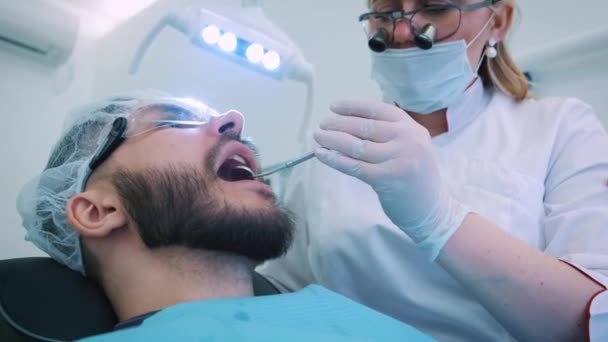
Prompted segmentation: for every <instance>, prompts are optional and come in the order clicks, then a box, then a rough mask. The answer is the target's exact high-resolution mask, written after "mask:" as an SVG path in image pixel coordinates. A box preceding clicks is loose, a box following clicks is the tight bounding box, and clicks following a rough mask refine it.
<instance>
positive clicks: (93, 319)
mask: <svg viewBox="0 0 608 342" xmlns="http://www.w3.org/2000/svg"><path fill="white" fill-rule="evenodd" d="M253 288H254V293H255V295H256V296H263V295H271V294H277V293H279V291H278V290H277V289H276V288H275V287H274V286H272V285H271V284H270V282H268V280H266V279H265V278H263V277H262V276H261V275H259V274H257V273H254V277H253ZM116 323H117V319H116V315H115V314H114V311H113V310H112V307H111V306H110V302H109V301H108V299H107V298H106V297H105V295H104V294H103V292H102V291H101V289H100V288H99V287H97V286H96V285H95V284H94V283H93V282H91V281H90V280H88V279H87V278H85V277H83V276H81V275H80V274H79V273H76V272H74V271H72V270H70V269H68V268H67V267H64V266H62V265H60V264H59V263H57V262H55V261H54V260H53V259H51V258H44V257H35V258H21V259H8V260H0V341H2V342H5V341H6V342H12V341H15V342H21V341H73V340H75V339H79V338H84V337H87V336H92V335H97V334H101V333H105V332H109V331H111V330H112V328H113V327H114V325H115V324H116Z"/></svg>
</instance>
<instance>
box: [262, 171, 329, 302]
mask: <svg viewBox="0 0 608 342" xmlns="http://www.w3.org/2000/svg"><path fill="white" fill-rule="evenodd" d="M319 163H320V162H319V161H317V160H316V159H311V160H309V161H306V162H304V163H302V164H300V165H298V166H296V167H294V168H293V169H291V170H289V173H288V176H287V179H286V181H285V184H284V185H283V189H282V191H281V192H282V193H283V196H282V198H279V201H280V202H281V204H282V205H283V206H284V207H285V208H286V209H288V210H289V211H290V213H291V215H292V219H293V222H294V228H295V230H294V235H293V243H292V245H291V247H290V248H289V250H288V252H287V254H286V255H285V256H283V257H281V258H278V259H275V260H271V261H268V262H266V263H264V264H263V265H261V266H259V267H258V268H257V269H256V271H257V272H258V273H260V274H261V275H263V276H264V277H265V278H266V279H268V280H269V281H270V282H271V283H272V284H273V285H274V286H275V287H277V288H278V289H279V290H280V291H281V292H290V291H296V290H298V289H301V288H303V287H305V286H307V285H309V284H312V283H316V282H317V281H315V277H314V274H313V270H312V267H311V262H310V260H309V258H310V253H309V246H310V237H309V224H310V221H311V215H314V213H315V211H314V210H318V209H315V208H314V207H315V206H316V205H317V201H316V200H315V198H314V197H315V196H314V195H315V186H317V185H318V184H317V183H316V182H315V179H316V177H314V175H313V174H312V173H313V172H314V169H315V168H316V167H318V166H319V165H318V164H319Z"/></svg>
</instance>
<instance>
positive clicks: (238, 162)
mask: <svg viewBox="0 0 608 342" xmlns="http://www.w3.org/2000/svg"><path fill="white" fill-rule="evenodd" d="M217 176H218V177H219V178H221V179H223V180H225V181H228V182H238V181H243V180H255V172H253V170H252V165H249V163H248V162H247V159H245V158H244V157H242V156H240V155H238V154H235V155H232V156H230V157H228V158H227V159H226V160H225V161H224V162H223V163H222V165H221V166H220V168H219V169H218V171H217Z"/></svg>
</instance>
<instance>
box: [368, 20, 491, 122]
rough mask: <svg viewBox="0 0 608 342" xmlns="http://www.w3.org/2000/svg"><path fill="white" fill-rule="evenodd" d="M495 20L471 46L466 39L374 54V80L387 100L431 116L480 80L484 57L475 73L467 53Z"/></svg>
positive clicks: (405, 108)
mask: <svg viewBox="0 0 608 342" xmlns="http://www.w3.org/2000/svg"><path fill="white" fill-rule="evenodd" d="M493 18H494V15H492V17H491V18H490V20H488V22H487V23H486V24H485V25H484V27H483V28H482V29H481V31H480V32H479V33H478V34H477V36H475V38H473V40H471V42H470V43H469V44H467V43H466V42H465V40H464V39H463V40H458V41H455V42H449V43H441V44H437V45H434V46H433V48H431V49H430V50H422V49H419V48H408V49H387V50H386V51H384V52H381V53H376V52H372V79H374V80H375V81H376V82H378V85H379V86H380V89H381V90H382V93H383V94H384V100H385V101H387V102H390V103H396V104H397V105H398V106H399V107H401V108H403V109H404V110H406V111H412V112H415V113H420V114H431V113H433V112H435V111H437V110H439V109H443V108H448V107H449V106H450V105H452V104H454V103H455V102H456V101H457V100H458V99H459V98H460V97H461V96H463V94H464V92H465V90H466V88H467V87H468V86H469V84H470V83H471V82H472V81H473V79H474V78H475V77H477V70H478V69H479V66H481V62H482V61H483V56H482V58H481V60H480V61H479V63H478V65H477V68H476V70H475V72H473V70H472V68H471V65H470V63H469V58H468V55H467V50H468V48H469V46H471V45H472V44H473V43H474V42H475V41H476V40H477V39H478V38H479V36H481V34H482V33H483V32H484V31H485V30H486V28H487V27H488V25H489V24H490V22H491V21H492V19H493Z"/></svg>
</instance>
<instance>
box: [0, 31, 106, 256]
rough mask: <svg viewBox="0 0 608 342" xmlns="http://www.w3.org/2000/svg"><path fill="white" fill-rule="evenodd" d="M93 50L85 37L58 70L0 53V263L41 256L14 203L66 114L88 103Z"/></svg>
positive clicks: (45, 156) (43, 160)
mask: <svg viewBox="0 0 608 342" xmlns="http://www.w3.org/2000/svg"><path fill="white" fill-rule="evenodd" d="M91 49H92V46H91V45H90V42H89V41H87V39H86V38H84V37H81V39H80V40H79V42H78V43H77V46H76V50H75V55H74V57H75V58H74V59H72V60H71V61H68V63H67V64H66V65H65V66H64V67H62V68H59V69H56V70H53V69H50V68H49V67H46V66H43V65H40V64H38V63H35V62H33V61H32V60H30V59H28V58H25V57H24V56H21V55H14V54H9V53H5V52H4V51H0V75H2V76H1V78H0V115H1V117H2V125H0V131H1V132H0V160H1V163H2V164H1V165H2V172H3V173H2V177H0V189H2V194H1V195H0V221H1V222H2V228H1V229H2V230H1V232H2V235H1V238H0V259H3V258H8V257H19V256H29V255H38V254H40V252H39V251H38V250H37V249H36V248H35V247H33V245H32V244H30V243H29V242H26V241H24V239H23V237H24V232H25V231H24V229H23V228H22V226H21V219H20V218H19V216H18V214H17V211H16V205H15V199H16V197H17V193H18V192H19V190H20V188H21V187H22V185H23V184H25V183H26V182H27V181H29V180H30V179H31V178H33V177H35V176H36V175H37V173H38V172H40V171H41V170H42V169H43V168H44V166H45V164H46V161H47V159H48V155H49V153H50V151H51V148H52V146H53V144H54V143H55V142H56V140H57V138H58V137H59V134H60V131H61V128H62V123H63V122H62V121H63V117H64V115H65V113H66V112H67V111H68V110H69V109H70V108H73V106H75V105H79V104H82V103H85V102H87V101H90V94H91V88H92V84H93V83H92V81H93V70H94V64H92V63H94V61H95V60H94V54H92V52H91Z"/></svg>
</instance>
